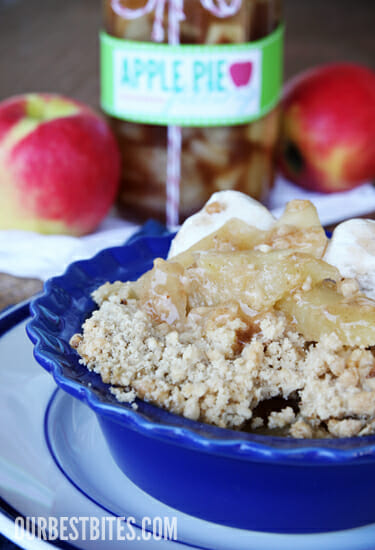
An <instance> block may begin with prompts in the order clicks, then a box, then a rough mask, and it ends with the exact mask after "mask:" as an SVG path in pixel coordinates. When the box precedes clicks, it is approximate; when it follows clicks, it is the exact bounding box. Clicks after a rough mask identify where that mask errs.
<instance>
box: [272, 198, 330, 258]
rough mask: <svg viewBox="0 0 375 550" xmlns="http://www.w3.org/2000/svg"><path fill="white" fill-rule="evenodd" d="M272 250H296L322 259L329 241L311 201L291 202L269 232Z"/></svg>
mask: <svg viewBox="0 0 375 550" xmlns="http://www.w3.org/2000/svg"><path fill="white" fill-rule="evenodd" d="M267 243H268V244H270V246H272V248H289V249H295V250H298V251H300V252H305V253H306V254H311V255H312V256H315V257H316V258H322V256H323V254H324V251H325V249H326V247H327V243H328V239H327V236H326V234H325V231H324V229H323V227H322V226H321V223H320V220H319V216H318V213H317V211H316V208H315V206H314V205H313V204H312V203H311V202H310V201H303V200H294V201H290V202H289V203H288V204H287V205H286V208H285V211H284V213H283V215H282V216H281V218H279V219H278V221H277V222H276V223H275V225H274V227H273V228H272V229H271V230H270V232H269V237H268V241H267Z"/></svg>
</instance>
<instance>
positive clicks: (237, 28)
mask: <svg viewBox="0 0 375 550" xmlns="http://www.w3.org/2000/svg"><path fill="white" fill-rule="evenodd" d="M242 42H246V36H245V28H244V27H243V25H240V24H235V23H212V24H211V25H210V26H209V28H208V32H207V38H206V44H236V43H237V44H238V43H242Z"/></svg>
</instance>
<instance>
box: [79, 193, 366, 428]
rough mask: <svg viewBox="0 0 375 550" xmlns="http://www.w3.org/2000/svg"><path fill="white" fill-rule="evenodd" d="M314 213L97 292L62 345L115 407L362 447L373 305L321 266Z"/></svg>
mask: <svg viewBox="0 0 375 550" xmlns="http://www.w3.org/2000/svg"><path fill="white" fill-rule="evenodd" d="M326 246H327V237H326V235H325V232H324V230H323V228H322V227H321V225H320V222H319V219H318V217H317V214H316V211H315V208H314V207H313V206H312V205H311V204H310V203H308V202H306V201H292V202H291V203H289V205H288V206H287V208H286V210H285V212H284V214H283V216H282V217H281V218H280V219H279V220H278V221H276V222H275V223H274V224H273V225H272V226H271V227H270V228H269V229H267V230H262V229H257V228H256V227H254V226H251V225H249V224H247V223H245V222H243V221H241V220H239V219H230V220H228V221H227V222H226V223H225V224H224V225H223V226H222V227H221V228H219V229H218V230H216V231H215V232H214V233H212V234H210V235H208V236H206V237H205V238H203V239H202V240H200V241H198V242H196V243H195V244H194V245H193V246H192V247H190V248H189V249H188V250H185V251H183V252H181V253H180V254H177V255H175V256H173V257H171V258H169V259H168V260H163V259H161V258H158V259H156V260H155V262H154V267H153V269H152V270H150V271H149V272H147V273H145V274H144V275H143V276H142V277H140V279H138V281H135V282H119V281H118V282H115V283H113V284H109V283H106V284H105V285H103V286H101V287H100V288H99V289H97V290H96V291H95V292H94V293H93V297H94V300H95V301H96V303H97V304H98V306H99V309H97V310H96V311H95V312H94V313H93V314H92V316H91V317H90V318H89V319H88V320H87V321H86V322H85V323H84V325H83V332H82V334H76V335H74V336H73V338H72V340H71V344H72V346H73V347H74V348H76V349H77V351H78V353H79V355H80V356H81V361H82V363H83V364H85V365H86V366H87V368H88V369H90V370H93V371H95V372H97V373H99V374H100V375H101V377H102V379H103V381H104V382H106V383H108V384H110V385H111V391H112V392H113V394H114V395H115V396H116V397H117V399H118V400H119V401H126V402H132V403H133V407H136V403H135V402H134V400H135V398H136V397H140V398H142V399H144V400H147V401H150V402H152V403H154V404H156V405H159V406H161V407H165V408H166V409H168V410H170V411H172V412H174V413H177V414H181V415H184V416H186V417H188V418H191V419H194V420H200V421H203V422H207V423H210V424H215V425H217V426H220V427H225V428H232V429H246V430H251V431H256V432H260V433H269V434H277V435H287V436H292V437H297V438H311V437H347V436H354V435H366V434H372V433H375V355H374V349H375V347H374V346H375V302H374V301H373V300H371V299H369V298H367V297H366V296H365V295H364V294H362V293H361V292H360V290H359V286H358V283H357V281H356V280H355V279H346V278H344V277H342V275H341V274H340V272H339V271H338V269H337V268H336V267H334V266H333V265H330V264H328V263H327V262H326V261H324V260H323V259H322V258H323V255H324V252H325V249H326Z"/></svg>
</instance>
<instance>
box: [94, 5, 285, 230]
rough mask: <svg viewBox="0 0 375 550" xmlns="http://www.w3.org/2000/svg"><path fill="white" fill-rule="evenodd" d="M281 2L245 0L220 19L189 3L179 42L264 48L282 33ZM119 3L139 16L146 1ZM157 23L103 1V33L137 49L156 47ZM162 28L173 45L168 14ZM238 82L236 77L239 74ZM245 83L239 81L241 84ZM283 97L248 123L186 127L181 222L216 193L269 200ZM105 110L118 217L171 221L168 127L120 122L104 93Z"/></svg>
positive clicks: (181, 179) (150, 15) (183, 140)
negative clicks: (117, 166)
mask: <svg viewBox="0 0 375 550" xmlns="http://www.w3.org/2000/svg"><path fill="white" fill-rule="evenodd" d="M281 2H282V0H243V1H242V3H241V7H240V9H239V10H238V12H237V13H235V14H234V15H232V16H230V17H225V18H219V17H216V16H215V15H214V14H213V13H212V12H211V11H209V10H207V9H205V8H204V7H203V5H202V3H201V2H200V1H199V0H185V1H184V8H183V10H184V15H185V18H184V19H183V20H182V21H180V27H179V39H180V43H181V44H182V45H186V44H193V45H201V44H204V45H209V46H212V45H226V44H227V45H229V44H239V45H243V44H246V43H249V42H251V43H254V42H255V44H257V43H258V42H259V43H261V42H262V39H265V38H266V37H269V36H270V35H272V34H275V32H277V29H280V27H281V20H282V13H281ZM119 3H120V5H121V6H123V7H126V8H129V9H133V10H136V9H139V8H142V7H144V6H145V0H121V2H119V1H117V5H119ZM167 4H168V3H167ZM154 17H155V14H154V12H150V13H147V14H144V15H141V16H139V17H137V18H134V19H128V18H125V17H122V16H121V15H119V13H118V10H117V13H116V11H115V10H114V2H113V0H104V22H105V32H106V34H107V35H110V36H112V37H116V38H120V39H124V40H126V41H136V42H135V44H137V43H138V42H143V43H145V42H152V31H153V24H154ZM162 26H163V29H164V43H168V10H166V12H165V13H164V17H163V21H162ZM280 34H281V33H280ZM279 40H280V41H281V38H279ZM155 46H156V47H157V45H155ZM279 49H280V51H281V48H279ZM105 55H106V54H103V52H102V88H103V86H106V80H105V81H104V82H103V78H104V79H108V76H106V75H107V73H106V75H105V76H104V77H103V74H104V67H103V63H105V62H106V61H105ZM263 62H264V60H263ZM276 63H277V64H278V66H277V67H276V73H277V75H276V80H277V81H278V83H276V84H275V83H273V85H274V86H275V85H276V87H277V86H278V87H279V90H280V87H281V67H280V66H281V56H280V55H279V59H278V60H277V61H276ZM273 73H275V69H273ZM232 76H233V77H236V75H235V74H234V73H233V74H232ZM237 76H238V75H237ZM239 78H240V79H241V76H240V77H239ZM245 78H246V77H245ZM242 84H243V83H241V82H239V81H238V79H237V83H236V85H237V86H241V85H242ZM264 85H265V86H267V83H265V84H264ZM277 95H278V93H277ZM277 99H278V98H277V97H276V100H275V98H274V99H273V104H272V105H271V106H270V105H268V106H267V108H266V109H265V110H263V112H262V113H259V116H258V117H256V118H257V119H256V120H252V121H251V122H249V123H245V124H237V123H236V124H235V125H233V124H231V125H225V126H224V125H220V126H214V127H211V125H210V127H204V126H202V125H200V126H199V127H194V125H192V126H191V127H187V126H186V125H185V126H184V127H182V150H181V178H180V206H179V208H180V210H179V213H180V222H181V221H183V220H184V219H185V218H186V217H188V216H189V215H191V214H192V213H193V212H195V211H196V210H198V209H199V208H200V207H201V206H202V205H203V204H204V203H205V202H206V201H207V199H208V198H209V197H210V195H211V194H212V193H213V192H215V191H219V190H223V189H235V190H238V191H242V192H244V193H247V194H249V195H251V196H252V197H254V198H256V199H258V200H264V199H265V198H266V197H267V194H268V192H269V190H270V188H271V187H272V185H273V181H274V174H275V149H276V143H277V138H278V129H279V108H278V106H277ZM102 105H103V109H104V111H106V112H107V114H108V115H109V120H110V124H111V126H112V128H113V130H114V133H115V135H116V136H117V139H118V142H119V145H120V150H121V154H122V162H123V168H122V183H121V190H120V194H119V196H118V201H117V205H118V208H119V211H120V213H121V214H123V215H124V216H125V217H126V218H128V219H137V220H138V221H143V220H145V219H147V218H150V217H152V218H156V219H159V220H160V221H163V222H165V204H166V174H167V126H165V125H157V124H144V123H139V122H133V121H131V120H129V119H128V120H126V118H127V117H126V116H125V117H122V116H118V115H117V114H116V113H113V112H112V111H111V110H110V109H108V108H106V105H105V101H103V91H102ZM228 105H229V103H228ZM111 115H114V116H111ZM124 118H125V120H124Z"/></svg>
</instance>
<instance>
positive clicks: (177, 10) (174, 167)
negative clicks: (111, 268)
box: [111, 0, 242, 227]
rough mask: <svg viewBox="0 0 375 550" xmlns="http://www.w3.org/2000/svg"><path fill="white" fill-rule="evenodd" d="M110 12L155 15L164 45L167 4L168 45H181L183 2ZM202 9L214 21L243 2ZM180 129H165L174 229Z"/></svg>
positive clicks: (119, 3)
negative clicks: (164, 19)
mask: <svg viewBox="0 0 375 550" xmlns="http://www.w3.org/2000/svg"><path fill="white" fill-rule="evenodd" d="M111 2H112V9H113V11H114V12H116V13H117V15H119V16H121V17H123V18H124V19H137V18H138V17H142V16H144V15H146V14H148V13H151V12H155V15H154V25H153V29H152V39H153V40H154V41H155V42H163V40H164V27H163V18H164V13H165V10H166V6H167V2H169V11H168V43H169V44H173V45H176V44H179V43H180V22H181V21H183V20H184V19H185V14H184V0H147V2H146V3H145V5H144V6H143V7H142V8H138V9H130V8H126V7H125V6H124V5H123V0H111ZM200 3H201V5H202V7H203V8H204V9H206V10H208V11H209V12H211V13H212V14H213V15H214V16H215V17H219V18H222V19H223V18H226V17H231V16H232V15H235V14H236V13H237V12H238V10H239V9H240V7H241V4H242V0H200ZM181 142H182V137H181V128H180V127H179V126H169V127H168V145H167V147H168V154H167V179H166V220H167V225H168V227H176V226H177V225H178V222H179V206H180V180H181Z"/></svg>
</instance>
